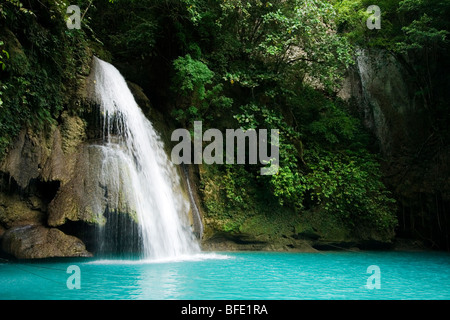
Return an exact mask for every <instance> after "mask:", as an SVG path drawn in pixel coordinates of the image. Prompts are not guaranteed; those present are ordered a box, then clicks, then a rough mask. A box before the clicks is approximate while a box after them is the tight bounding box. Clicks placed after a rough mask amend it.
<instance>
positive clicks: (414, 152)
mask: <svg viewBox="0 0 450 320" xmlns="http://www.w3.org/2000/svg"><path fill="white" fill-rule="evenodd" d="M357 54H358V55H357V58H356V65H355V67H354V68H353V69H352V70H351V71H350V73H349V76H348V77H347V79H346V81H345V82H344V85H343V88H342V90H341V91H340V93H339V95H340V96H341V98H343V99H344V100H346V101H348V102H350V103H352V105H353V106H354V107H355V109H356V110H357V112H359V114H360V115H361V117H362V119H363V121H364V124H365V126H366V127H367V128H368V129H369V130H370V131H371V132H372V133H373V135H374V136H375V137H376V141H377V144H378V148H379V150H380V151H381V153H382V155H383V158H384V159H383V171H384V173H385V177H386V178H385V180H386V181H385V182H386V184H387V185H388V186H389V187H390V188H391V190H392V191H393V192H394V194H395V196H396V198H397V199H398V202H399V211H398V219H399V226H398V229H397V235H398V236H400V237H412V238H416V239H421V240H423V241H424V242H426V243H427V244H428V245H431V246H433V247H438V248H447V249H448V248H450V244H449V239H448V231H449V230H450V219H448V218H447V215H448V212H449V211H450V178H449V177H450V168H449V165H448V164H449V163H450V148H449V146H448V144H446V143H445V139H444V138H443V137H442V136H440V135H439V134H438V133H437V132H436V131H435V130H434V128H433V122H432V120H430V117H429V110H428V106H427V102H426V101H425V100H424V99H423V97H422V96H421V94H420V88H418V86H417V84H416V83H415V82H413V81H412V77H411V76H410V74H409V70H408V68H407V67H406V66H405V64H404V63H402V62H401V59H399V57H396V56H393V55H392V54H390V53H388V52H386V51H383V50H376V49H372V50H360V51H358V52H357Z"/></svg>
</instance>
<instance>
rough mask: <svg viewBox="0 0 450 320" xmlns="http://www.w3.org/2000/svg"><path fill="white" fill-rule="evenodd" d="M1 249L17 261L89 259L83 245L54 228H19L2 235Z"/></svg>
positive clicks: (89, 254)
mask: <svg viewBox="0 0 450 320" xmlns="http://www.w3.org/2000/svg"><path fill="white" fill-rule="evenodd" d="M2 249H3V251H4V252H6V253H8V254H11V255H13V256H15V257H16V258H18V259H36V258H50V257H89V256H92V254H91V253H89V252H88V251H87V250H86V246H85V245H84V243H83V242H82V241H81V240H80V239H78V238H76V237H74V236H69V235H66V234H64V233H63V232H62V231H60V230H58V229H56V228H47V227H44V226H37V225H36V226H34V225H28V226H21V227H15V228H11V229H9V230H7V231H6V232H5V233H4V234H3V239H2Z"/></svg>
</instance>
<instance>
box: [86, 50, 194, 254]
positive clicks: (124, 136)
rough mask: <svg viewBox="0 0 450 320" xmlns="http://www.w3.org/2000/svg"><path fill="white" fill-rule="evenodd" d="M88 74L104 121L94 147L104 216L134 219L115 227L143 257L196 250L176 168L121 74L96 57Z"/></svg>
mask: <svg viewBox="0 0 450 320" xmlns="http://www.w3.org/2000/svg"><path fill="white" fill-rule="evenodd" d="M92 75H93V76H92V77H93V92H92V94H93V97H92V98H93V99H94V101H95V102H96V103H97V104H98V105H99V106H100V112H101V117H102V124H103V128H102V131H103V141H102V143H101V144H99V145H94V146H92V147H93V148H97V149H98V151H99V152H100V153H101V161H102V164H101V168H102V169H101V172H100V173H99V184H100V185H101V186H102V187H103V188H104V190H105V197H106V201H107V208H108V210H109V214H108V215H107V217H106V219H108V217H109V218H110V219H111V218H112V217H113V216H114V215H115V216H116V220H117V221H125V220H126V219H117V217H118V216H119V217H120V215H129V218H131V219H132V220H133V221H135V224H136V225H137V228H135V229H136V230H133V228H126V226H124V227H123V228H121V225H120V223H119V224H117V225H116V226H115V232H118V233H120V232H122V233H124V232H127V233H130V234H129V236H130V237H129V238H130V239H131V244H129V245H134V246H137V247H138V248H139V251H140V255H141V257H143V258H165V257H176V256H180V255H186V254H191V253H196V252H199V251H200V249H199V246H198V244H197V242H196V239H195V237H194V236H193V233H192V230H191V227H190V225H189V219H188V212H189V210H190V206H189V201H188V200H186V199H185V198H184V197H183V193H182V189H181V185H180V181H179V179H180V178H179V176H178V173H177V170H176V168H175V167H174V165H173V164H172V163H171V162H170V160H169V159H168V157H167V155H166V153H165V151H164V146H163V143H162V141H161V139H160V138H159V136H158V134H157V133H156V132H155V130H154V129H153V127H152V124H151V123H150V121H149V120H148V119H147V118H146V117H145V116H144V114H143V112H142V111H141V109H140V108H139V106H138V105H137V103H136V101H135V100H134V97H133V95H132V93H131V91H130V90H129V88H128V86H127V84H126V81H125V79H124V78H123V77H122V75H121V74H120V73H119V71H118V70H117V69H116V68H115V67H114V66H112V65H111V64H109V63H107V62H105V61H102V60H100V59H98V58H94V62H93V70H92ZM101 214H103V213H101ZM99 218H101V219H105V218H104V217H99ZM99 233H100V236H99V237H98V239H99V240H98V241H100V242H102V241H107V240H108V239H106V238H107V237H110V236H111V233H110V232H109V233H108V232H106V231H105V230H104V228H100V231H99ZM100 247H101V243H100Z"/></svg>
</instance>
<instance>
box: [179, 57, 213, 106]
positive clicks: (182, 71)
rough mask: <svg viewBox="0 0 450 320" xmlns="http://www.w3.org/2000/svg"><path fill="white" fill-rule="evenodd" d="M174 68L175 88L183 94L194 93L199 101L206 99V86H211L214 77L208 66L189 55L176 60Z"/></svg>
mask: <svg viewBox="0 0 450 320" xmlns="http://www.w3.org/2000/svg"><path fill="white" fill-rule="evenodd" d="M173 66H174V69H175V71H176V76H175V79H174V81H175V86H177V88H179V90H180V91H181V93H182V94H188V93H193V94H195V95H196V98H197V99H198V100H203V99H205V96H206V89H205V86H206V85H208V84H211V79H212V77H213V76H214V73H213V72H212V71H211V70H209V68H208V66H207V65H206V64H204V63H203V62H201V61H199V60H194V59H192V58H191V55H189V54H187V55H186V56H184V57H179V58H178V59H176V60H175V61H174V62H173Z"/></svg>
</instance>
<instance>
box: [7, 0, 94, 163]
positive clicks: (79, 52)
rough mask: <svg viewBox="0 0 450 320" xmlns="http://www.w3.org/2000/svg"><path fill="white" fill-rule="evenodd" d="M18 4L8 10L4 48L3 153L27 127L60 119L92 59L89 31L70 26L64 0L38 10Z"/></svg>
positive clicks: (46, 3) (43, 126) (41, 125)
mask: <svg viewBox="0 0 450 320" xmlns="http://www.w3.org/2000/svg"><path fill="white" fill-rule="evenodd" d="M11 3H12V2H11ZM14 4H15V5H14V6H9V7H8V8H7V9H8V10H6V11H5V12H6V14H5V16H4V22H5V24H6V28H4V29H3V30H2V31H1V36H2V39H4V40H3V43H4V49H3V48H2V50H5V52H8V53H9V55H8V56H6V57H7V58H9V59H8V63H7V64H6V65H5V64H2V65H3V66H5V67H4V70H3V72H2V73H1V75H0V97H1V101H2V103H1V105H0V123H1V126H0V137H1V141H0V154H1V155H3V153H4V150H5V148H6V147H7V146H8V145H9V143H10V142H11V141H12V139H13V138H14V137H15V136H16V135H17V134H18V133H19V131H20V130H21V128H22V127H24V126H26V127H29V128H34V129H38V130H44V129H45V128H46V127H47V126H49V125H52V124H54V123H56V121H57V119H58V117H59V115H60V113H61V111H62V110H63V108H64V107H66V106H67V105H68V104H69V103H70V100H71V99H72V98H73V96H72V95H71V94H73V93H72V92H74V91H75V90H73V89H74V87H76V86H77V78H76V75H77V72H79V71H80V70H81V69H82V67H83V66H84V65H85V64H86V63H87V60H88V59H89V58H88V56H87V54H86V40H85V38H84V34H83V32H82V31H79V30H73V31H68V30H67V29H66V27H65V18H64V16H63V15H62V13H61V5H62V4H63V3H62V2H60V1H47V2H45V3H43V4H41V5H39V6H34V8H33V13H32V14H31V13H30V12H31V11H30V10H28V9H25V7H23V6H21V5H17V4H16V2H14ZM64 14H65V12H64ZM36 16H39V18H40V19H39V20H37V19H36ZM46 19H48V20H46ZM66 30H67V31H66ZM2 52H3V51H2ZM69 93H71V94H69Z"/></svg>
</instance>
